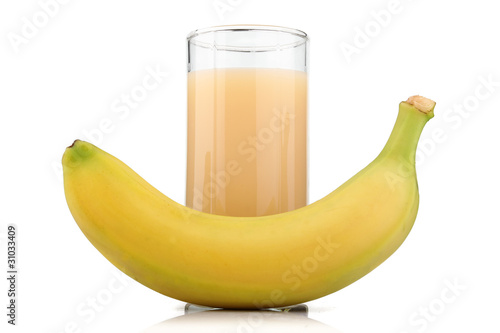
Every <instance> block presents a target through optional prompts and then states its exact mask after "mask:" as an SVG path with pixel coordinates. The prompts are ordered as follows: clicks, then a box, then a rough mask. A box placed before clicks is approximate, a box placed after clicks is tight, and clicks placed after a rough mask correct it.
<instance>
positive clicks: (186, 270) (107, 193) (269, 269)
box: [62, 96, 435, 309]
mask: <svg viewBox="0 0 500 333" xmlns="http://www.w3.org/2000/svg"><path fill="white" fill-rule="evenodd" d="M434 106H435V103H434V102H433V101H431V100H429V99H426V98H424V97H421V96H413V97H410V98H409V99H408V100H407V101H406V102H401V103H400V105H399V114H398V117H397V120H396V124H395V126H394V129H393V131H392V133H391V135H390V137H389V140H388V141H387V143H386V145H385V147H384V148H383V150H382V152H381V153H380V154H379V155H378V156H377V158H376V159H375V160H374V161H373V162H371V163H370V164H369V165H368V166H367V167H365V168H364V169H363V170H361V171H360V172H359V173H357V174H356V175H355V176H354V177H352V178H351V179H349V180H348V181H347V182H346V183H344V184H343V185H341V186H340V187H339V188H338V189H336V190H335V191H333V192H332V193H330V194H328V195H327V196H326V197H324V198H322V199H320V200H318V201H316V202H314V203H312V204H310V205H308V206H306V207H303V208H300V209H297V210H294V211H290V212H287V213H282V214H276V215H270V216H261V217H228V216H219V215H212V214H207V213H203V212H199V211H196V210H193V209H190V208H188V207H185V206H183V205H181V204H179V203H176V202H174V201H173V200H171V199H169V198H168V197H167V196H165V195H163V194H162V193H160V192H159V191H158V190H157V189H155V188H154V187H153V186H151V185H150V184H149V183H147V182H146V181H145V180H144V179H142V178H141V177H140V176H139V175H138V174H136V173H135V172H134V171H133V170H132V169H130V168H129V167H128V166H127V165H125V164H124V163H123V162H121V161H120V160H118V159H117V158H115V157H113V156H112V155H110V154H108V153H106V152H104V151H102V150H101V149H99V148H97V147H95V146H93V145H91V144H90V143H87V142H84V141H79V140H77V141H75V142H74V143H73V145H71V146H70V147H68V148H67V149H66V151H65V152H64V156H63V159H62V162H63V172H64V190H65V195H66V200H67V203H68V206H69V208H70V211H71V213H72V215H73V217H74V219H75V220H76V222H77V224H78V226H79V227H80V229H81V230H82V232H83V233H84V234H85V236H86V237H87V238H88V239H89V240H90V242H91V243H92V244H93V245H94V246H95V247H96V248H97V249H98V250H99V251H100V252H101V253H102V254H103V255H104V256H105V257H106V258H107V259H108V260H109V261H110V262H111V263H112V264H113V265H115V266H116V267H118V268H119V269H120V270H122V271H123V272H124V273H126V274H127V275H129V276H130V277H132V278H133V279H135V280H137V281H138V282H140V283H142V284H143V285H145V286H147V287H149V288H151V289H153V290H155V291H157V292H159V293H161V294H164V295H166V296H169V297H172V298H175V299H178V300H181V301H185V302H189V303H193V304H199V305H205V306H212V307H220V308H235V309H237V308H240V309H241V308H246V309H249V308H270V307H283V306H288V305H293V304H298V303H302V302H307V301H310V300H314V299H317V298H320V297H323V296H325V295H328V294H331V293H333V292H335V291H338V290H339V289H341V288H344V287H345V286H347V285H349V284H351V283H352V282H354V281H356V280H358V279H359V278H361V277H363V276H364V275H366V274H367V273H369V272H370V271H372V270H373V269H374V268H375V267H377V266H378V265H380V264H381V263H382V262H383V261H384V260H386V259H387V258H388V257H389V256H390V255H391V254H392V253H393V252H394V251H396V249H397V248H398V247H399V246H400V245H401V244H402V243H403V241H404V240H405V238H406V236H407V235H408V233H409V232H410V229H411V228H412V226H413V223H414V221H415V218H416V215H417V209H418V201H419V195H418V186H417V181H416V174H415V163H414V160H415V152H416V147H417V143H418V140H419V137H420V134H421V132H422V129H423V128H424V126H425V124H426V122H427V121H428V120H429V119H430V118H432V117H433V114H434V112H433V110H434Z"/></svg>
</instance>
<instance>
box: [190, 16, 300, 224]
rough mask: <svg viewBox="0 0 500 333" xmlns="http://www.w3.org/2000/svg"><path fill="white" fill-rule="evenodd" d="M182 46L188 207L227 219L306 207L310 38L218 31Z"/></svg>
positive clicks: (265, 30) (290, 32)
mask: <svg viewBox="0 0 500 333" xmlns="http://www.w3.org/2000/svg"><path fill="white" fill-rule="evenodd" d="M187 46H188V140H187V141H188V147H187V152H188V155H187V182H186V186H187V187H186V205H187V206H189V207H192V208H194V209H197V210H200V211H204V212H208V213H212V214H218V215H229V216H262V215H270V214H276V213H281V212H286V211H290V210H294V209H296V208H300V207H302V206H305V205H306V204H307V67H308V56H307V53H308V37H307V35H306V34H305V33H304V32H302V31H299V30H295V29H289V28H283V27H275V26H260V25H258V26H250V25H236V26H220V27H213V28H207V29H201V30H196V31H193V32H192V33H190V34H189V36H188V37H187Z"/></svg>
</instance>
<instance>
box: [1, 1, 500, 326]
mask: <svg viewBox="0 0 500 333" xmlns="http://www.w3.org/2000/svg"><path fill="white" fill-rule="evenodd" d="M49 2H50V1H49V0H41V1H35V0H23V1H20V0H18V1H2V2H1V5H0V27H1V40H0V52H1V53H0V57H1V59H0V60H1V61H0V112H1V118H0V126H1V127H0V142H1V157H0V159H1V163H0V168H1V172H0V181H1V182H0V188H1V205H0V207H1V211H0V223H1V224H0V231H1V235H0V236H1V237H2V239H1V242H2V244H1V253H0V262H2V265H1V267H2V271H4V272H6V266H5V262H6V242H5V241H6V239H5V233H6V228H7V224H9V223H14V224H16V225H17V227H18V247H19V251H18V253H19V259H18V267H19V281H18V291H19V294H18V326H16V327H11V326H10V325H7V323H6V321H7V317H6V315H5V313H6V312H7V310H6V309H5V307H6V304H7V296H6V293H7V284H6V279H4V278H2V279H1V281H2V283H0V295H1V297H0V305H1V306H0V307H1V308H2V309H3V310H1V311H0V312H1V313H0V314H1V315H0V318H2V319H1V324H0V326H1V327H2V331H4V327H7V328H8V331H9V332H42V333H44V332H47V333H48V332H53V333H61V332H141V331H143V330H146V331H148V330H147V329H148V328H149V327H151V326H154V325H155V324H157V323H160V322H162V321H165V320H168V319H170V318H173V317H176V316H179V315H182V314H183V306H184V303H182V302H179V301H176V300H173V299H170V298H167V297H165V296H162V295H160V294H158V293H156V292H153V291H151V290H149V289H147V288H146V287H143V286H142V285H140V284H138V283H136V282H134V281H133V280H131V279H130V278H128V277H123V276H120V275H119V273H118V271H117V270H116V269H115V268H114V267H113V266H112V265H111V264H110V263H109V262H108V261H106V259H104V257H102V256H101V255H100V254H99V253H98V252H97V250H96V249H94V247H93V246H92V245H91V244H90V243H89V242H88V241H87V239H86V238H85V237H84V236H83V234H82V233H81V232H80V230H79V229H78V227H77V225H76V223H75V222H74V220H73V219H72V217H71V215H70V213H69V210H68V208H67V206H66V202H65V199H64V193H63V187H62V181H61V173H60V172H59V167H60V162H59V161H60V159H61V156H62V153H63V151H64V149H65V147H66V146H68V145H70V144H71V143H72V142H73V140H74V139H76V138H81V139H87V140H89V137H88V135H86V134H85V133H89V131H90V132H92V131H93V132H92V133H94V134H95V133H96V132H95V130H96V129H98V128H99V126H100V124H101V122H103V121H104V122H106V121H111V122H112V125H110V126H108V127H106V130H107V133H104V134H102V137H98V136H95V137H94V141H96V140H97V139H98V140H97V141H98V143H99V146H100V147H101V148H103V149H104V150H106V151H108V152H110V153H112V154H113V155H115V156H117V157H119V158H120V159H122V160H123V161H124V162H125V163H127V164H128V165H130V166H131V167H132V168H133V169H135V170H136V171H137V172H138V173H139V174H141V175H142V176H143V177H144V178H145V179H146V180H148V181H149V182H151V183H152V184H153V185H155V186H156V187H157V188H159V189H160V190H161V191H162V192H164V193H165V194H167V195H168V196H170V197H171V198H173V199H174V200H176V201H179V202H184V193H185V192H184V191H185V189H184V187H185V157H186V144H185V143H186V142H185V138H186V41H185V37H186V35H187V34H188V33H189V32H190V31H191V30H194V29H196V28H202V27H208V26H213V25H221V24H236V23H249V24H271V25H281V26H288V27H293V28H297V29H301V30H304V31H305V32H307V33H308V34H309V36H310V40H311V43H310V46H311V48H310V75H309V80H310V86H309V87H310V95H309V96H310V103H309V107H310V109H309V110H310V111H309V121H310V124H309V152H310V153H309V166H310V170H309V181H310V186H309V198H310V201H315V200H317V199H319V198H321V197H323V196H324V195H326V194H327V193H329V192H330V191H332V190H333V189H335V188H336V187H337V186H338V185H340V184H341V183H343V182H344V181H345V180H346V179H348V178H349V177H350V176H352V175H353V174H354V173H355V172H357V171H358V170H359V169H361V168H362V167H364V166H365V165H366V164H367V163H368V162H369V161H371V160H372V159H373V158H374V157H375V156H376V155H377V153H378V152H379V151H380V149H381V148H382V146H383V144H384V143H385V141H386V139H387V138H388V135H389V133H390V130H391V129H392V126H393V124H394V120H395V117H396V114H397V106H398V103H399V102H400V101H401V100H405V99H406V98H407V97H409V96H410V95H414V94H421V95H423V96H426V97H429V98H432V99H434V100H435V101H436V102H437V106H436V110H435V114H436V116H435V118H434V119H433V120H431V121H430V122H429V124H428V125H427V127H426V128H425V130H424V132H423V134H422V138H421V141H420V146H419V153H418V160H417V163H418V164H417V169H418V177H419V186H420V194H421V203H420V211H419V215H418V218H417V221H416V224H415V227H414V229H413V230H412V232H411V233H410V236H409V237H408V239H407V240H406V242H405V243H404V244H403V245H402V247H401V248H400V249H399V250H398V251H397V252H396V253H395V254H394V255H393V256H392V257H391V258H389V259H388V260H387V261H386V262H385V263H383V264H382V265H381V266H380V267H378V268H377V269H376V270H375V271H373V272H372V273H370V274H369V275H367V276H366V277H364V278H363V279H361V280H359V281H358V282H355V283H354V284H352V285H351V286H349V287H347V288H345V289H343V290H341V291H339V292H337V293H335V294H332V295H330V296H327V297H324V298H322V299H319V300H317V301H313V302H310V303H308V306H309V313H308V318H311V319H314V320H318V321H319V322H321V323H323V324H324V325H327V326H328V328H327V329H326V330H325V326H322V325H321V324H320V323H318V322H313V321H312V320H310V319H307V318H305V317H304V318H303V319H302V320H299V321H297V322H295V321H292V320H284V321H283V320H282V321H281V324H279V325H278V328H276V327H274V326H273V327H274V328H273V330H274V331H279V329H280V328H281V330H282V331H290V323H294V325H298V324H300V325H312V326H311V328H309V331H311V332H313V331H315V330H314V327H316V326H321V327H322V329H323V330H324V331H328V332H343V333H365V332H389V333H403V332H406V333H416V332H471V331H488V332H498V331H499V327H500V324H499V322H498V319H496V318H498V317H497V316H498V313H499V310H500V305H499V302H498V300H499V297H500V291H499V284H498V281H500V272H499V270H498V254H499V253H500V242H498V237H499V236H498V235H499V231H500V227H499V225H500V214H499V210H498V208H497V207H498V203H499V199H500V192H499V191H498V187H499V186H500V176H499V170H500V162H499V158H498V151H499V148H498V146H499V143H500V134H499V131H498V126H499V123H500V114H499V111H500V109H499V107H500V68H499V66H500V65H499V62H500V46H499V45H500V42H499V41H500V39H499V33H500V20H499V18H498V13H499V8H498V6H495V3H496V2H495V1H491V0H475V1H451V0H450V1H431V0H413V1H410V0H400V1H396V2H394V1H392V2H391V1H390V0H375V1H374V0H370V1H369V0H363V1H347V0H343V1H326V0H316V1H305V0H301V1H296V0H275V1H269V0H221V1H220V2H221V3H223V4H226V5H227V6H230V7H229V8H226V11H225V12H223V13H220V12H219V13H218V12H217V10H216V9H215V7H214V4H217V1H214V0H196V1H195V0H191V1H180V0H178V1H160V0H143V1H129V0H108V1H97V0H86V1H81V0H70V1H67V0H66V3H64V4H62V2H63V1H62V0H60V3H61V4H59V5H58V8H57V10H56V9H55V8H54V7H51V8H52V11H53V13H52V14H53V15H52V16H51V17H49V18H48V20H46V22H44V15H45V14H43V9H42V5H41V4H43V3H49ZM52 3H54V1H52ZM389 9H391V10H392V13H391V14H390V17H388V16H387V15H385V16H384V15H382V14H381V13H386V12H384V11H388V10H389ZM41 12H42V14H40V13H41ZM47 17H48V16H47V15H45V18H47ZM376 17H378V21H377V19H376ZM26 22H31V23H33V22H35V23H36V24H37V25H39V27H38V28H36V30H35V31H33V30H32V31H31V34H27V35H26V33H27V30H26V29H27V28H26V27H25V25H27V24H28V23H26ZM23 29H24V31H23ZM28 30H29V29H28ZM367 30H368V31H367ZM360 31H367V32H368V34H369V36H368V37H365V38H363V37H362V35H361V34H364V33H360ZM23 32H24V34H25V35H24V36H23ZM28 32H29V31H28ZM14 36H17V37H14ZM16 38H17V39H16ZM20 38H24V39H20ZM14 40H17V41H18V42H19V40H22V42H19V43H20V44H16V43H15V42H13V41H14ZM348 44H349V45H351V51H352V50H353V48H356V49H355V51H356V53H353V54H351V55H347V54H345V53H344V52H343V51H342V48H344V49H345V48H346V47H348V46H346V45H348ZM148 67H149V68H153V69H155V68H159V69H160V70H161V71H164V72H168V73H169V74H168V77H166V78H164V80H163V81H162V82H161V84H160V85H159V86H158V88H157V89H155V90H154V91H151V92H150V93H149V94H148V96H147V98H146V99H145V100H144V101H142V102H140V103H139V105H138V106H137V107H136V108H134V109H132V110H131V112H130V114H129V115H128V116H127V117H125V118H124V119H120V118H118V117H117V115H116V114H114V113H113V112H112V111H111V109H112V105H113V103H115V101H116V100H117V99H119V98H120V96H121V95H122V94H128V93H130V91H131V89H133V88H134V87H135V86H137V85H138V84H141V82H142V79H143V78H144V76H145V75H147V71H146V69H147V68H148ZM486 81H490V83H489V84H488V83H485V82H486ZM460 110H462V111H460ZM106 119H109V120H106ZM108 125H109V124H108ZM4 275H6V273H1V274H0V276H4ZM116 276H120V278H119V279H117V278H116ZM450 284H458V285H459V288H458V289H456V290H451V289H450ZM110 286H112V287H110ZM110 288H111V289H112V290H113V292H114V293H112V294H111V293H110V291H109V290H110ZM109 295H111V298H109V297H108V298H106V296H109ZM443 295H445V296H446V297H445V299H446V301H447V302H444V301H443V297H444V296H443ZM92 298H96V299H98V302H99V299H100V300H101V302H104V303H106V304H101V303H99V304H98V306H97V307H96V309H99V310H93V308H92V307H91V306H90V305H89V304H90V303H89V302H91V300H92ZM450 298H451V301H450ZM425 311H427V312H428V315H427V316H425V315H424V313H425ZM239 316H243V319H241V318H240V319H241V320H240V319H238V320H231V319H227V318H226V319H223V320H219V321H218V320H212V321H209V320H208V319H207V318H205V317H202V319H201V320H198V321H196V320H195V319H194V318H193V320H191V319H189V318H188V317H183V318H181V319H183V320H184V322H183V324H181V325H180V326H179V325H178V326H175V327H174V328H172V326H169V325H170V324H168V322H167V325H165V326H164V329H163V328H161V327H160V328H158V327H157V328H155V329H154V330H151V329H150V330H149V332H153V331H154V332H166V331H169V332H182V331H183V328H184V329H186V328H187V329H189V331H191V332H193V331H197V330H196V329H194V328H193V327H195V326H196V325H198V327H200V328H199V330H203V331H211V330H212V331H214V332H223V331H224V332H225V331H227V332H264V331H266V329H267V330H270V329H271V328H270V327H271V326H269V325H271V324H272V323H270V322H269V320H268V319H266V318H267V317H265V316H260V317H255V315H254V317H249V316H250V315H249V314H245V313H243V314H241V313H240V314H239ZM245 316H246V317H245ZM230 318H237V317H230ZM238 318H239V317H238ZM245 318H246V319H245ZM242 322H243V323H244V324H245V325H246V326H245V325H243V324H242ZM170 323H174V322H173V321H171V322H170ZM224 325H226V326H224ZM231 325H232V326H231ZM238 325H239V326H238ZM242 325H243V326H242ZM294 327H298V326H294ZM304 330H305V329H304ZM304 330H302V331H304ZM318 331H319V330H318Z"/></svg>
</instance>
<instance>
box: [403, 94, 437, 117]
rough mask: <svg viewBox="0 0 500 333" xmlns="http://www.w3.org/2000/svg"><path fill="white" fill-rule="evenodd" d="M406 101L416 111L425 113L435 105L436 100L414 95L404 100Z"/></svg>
mask: <svg viewBox="0 0 500 333" xmlns="http://www.w3.org/2000/svg"><path fill="white" fill-rule="evenodd" d="M406 103H408V104H410V105H413V106H414V107H415V108H416V109H417V110H418V111H420V112H423V113H425V114H428V113H431V112H432V110H434V106H436V102H434V101H433V100H431V99H429V98H425V97H423V96H419V95H415V96H411V97H410V98H408V99H407V100H406Z"/></svg>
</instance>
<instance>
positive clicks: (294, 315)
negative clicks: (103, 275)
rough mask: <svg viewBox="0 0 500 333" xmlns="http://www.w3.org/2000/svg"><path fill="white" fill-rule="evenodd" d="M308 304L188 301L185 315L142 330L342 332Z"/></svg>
mask: <svg viewBox="0 0 500 333" xmlns="http://www.w3.org/2000/svg"><path fill="white" fill-rule="evenodd" d="M307 314H308V309H307V306H306V305H303V304H300V305H296V306H293V307H288V308H284V309H273V310H262V311H244V310H223V309H213V308H204V307H198V306H195V305H191V304H188V305H187V306H186V309H185V314H184V315H182V316H179V317H175V318H172V319H168V320H165V321H163V322H161V323H159V324H157V325H155V326H152V327H150V328H148V329H146V330H144V331H143V332H142V333H166V332H172V333H182V332H197V331H202V332H203V333H212V332H217V333H221V332H235V333H268V332H273V333H276V332H291V333H293V332H301V333H303V332H305V331H307V332H308V333H323V332H324V333H327V332H328V333H341V332H340V331H338V330H336V329H334V328H332V327H330V326H328V325H326V324H324V323H321V322H319V321H317V320H314V319H311V318H308V317H307Z"/></svg>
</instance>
